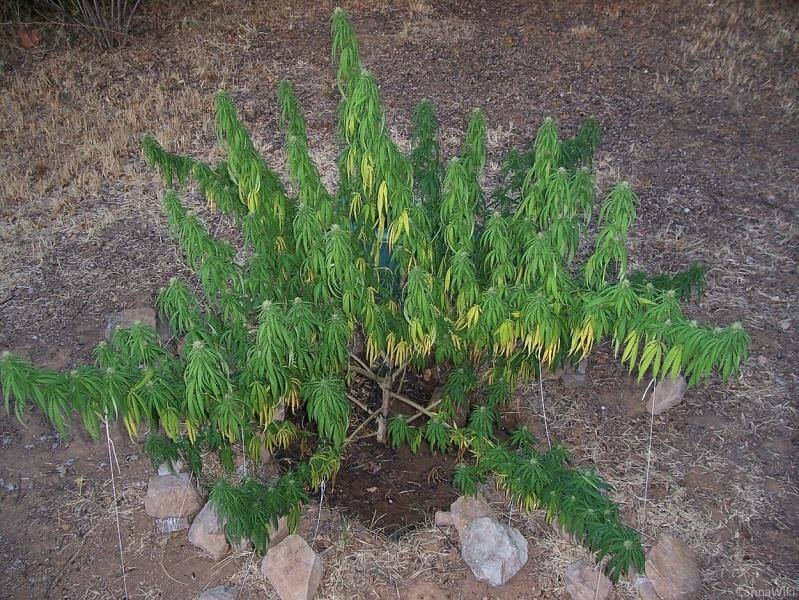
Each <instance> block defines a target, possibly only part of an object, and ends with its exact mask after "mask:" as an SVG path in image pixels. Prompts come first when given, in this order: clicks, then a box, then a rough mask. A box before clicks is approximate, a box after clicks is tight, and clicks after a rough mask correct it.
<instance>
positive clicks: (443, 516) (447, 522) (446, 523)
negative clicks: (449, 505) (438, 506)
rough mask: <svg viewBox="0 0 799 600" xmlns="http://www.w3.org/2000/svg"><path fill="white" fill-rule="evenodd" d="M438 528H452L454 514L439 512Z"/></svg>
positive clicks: (437, 514)
mask: <svg viewBox="0 0 799 600" xmlns="http://www.w3.org/2000/svg"><path fill="white" fill-rule="evenodd" d="M435 524H436V527H452V525H453V524H454V523H453V520H452V513H450V512H448V511H446V510H437V511H436V515H435Z"/></svg>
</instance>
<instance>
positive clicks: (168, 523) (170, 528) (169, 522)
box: [155, 517, 189, 533]
mask: <svg viewBox="0 0 799 600" xmlns="http://www.w3.org/2000/svg"><path fill="white" fill-rule="evenodd" d="M155 528H156V529H157V530H158V533H175V532H176V531H183V530H184V529H188V528H189V519H188V518H187V517H164V518H163V519H156V520H155Z"/></svg>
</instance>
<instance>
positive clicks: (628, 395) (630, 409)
mask: <svg viewBox="0 0 799 600" xmlns="http://www.w3.org/2000/svg"><path fill="white" fill-rule="evenodd" d="M644 390H646V384H641V383H640V382H639V381H638V380H637V379H636V378H635V377H632V376H630V375H625V376H624V382H623V383H622V388H621V404H622V405H623V406H624V408H625V410H626V412H627V416H628V417H633V418H634V417H637V416H638V415H642V414H644V413H646V406H645V405H644V403H643V402H642V401H641V400H642V398H643V396H644ZM650 391H651V390H650Z"/></svg>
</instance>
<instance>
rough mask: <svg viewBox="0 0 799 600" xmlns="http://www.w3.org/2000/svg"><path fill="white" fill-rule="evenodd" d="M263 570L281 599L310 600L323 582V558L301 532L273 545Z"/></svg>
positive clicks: (263, 563) (265, 559)
mask: <svg viewBox="0 0 799 600" xmlns="http://www.w3.org/2000/svg"><path fill="white" fill-rule="evenodd" d="M261 572H262V573H263V574H264V576H265V577H266V578H267V579H268V580H269V583H271V584H272V587H274V588H275V591H276V592H277V595H278V596H279V597H280V600H311V598H313V597H314V594H316V590H317V589H318V588H319V584H320V583H321V582H322V573H323V570H322V559H321V558H319V555H318V554H317V553H316V552H314V551H313V550H312V549H311V547H310V546H309V545H308V544H307V542H306V541H305V540H304V539H302V538H301V537H300V536H298V535H290V536H288V537H287V538H286V539H284V540H283V541H282V542H280V543H279V544H276V545H275V546H273V547H271V548H270V549H269V550H268V551H267V553H266V556H264V560H263V562H262V563H261Z"/></svg>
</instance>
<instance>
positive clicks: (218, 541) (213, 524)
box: [189, 502, 230, 560]
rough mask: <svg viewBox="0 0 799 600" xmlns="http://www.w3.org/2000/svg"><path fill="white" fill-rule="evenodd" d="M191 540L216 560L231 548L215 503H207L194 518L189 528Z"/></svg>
mask: <svg viewBox="0 0 799 600" xmlns="http://www.w3.org/2000/svg"><path fill="white" fill-rule="evenodd" d="M189 541H190V542H191V543H192V544H194V545H195V546H197V547H198V548H200V549H201V550H203V551H204V552H205V553H206V554H208V556H210V557H211V558H213V559H214V560H219V559H220V558H222V557H223V556H224V555H225V553H227V551H228V550H230V545H229V544H228V542H227V537H225V527H224V524H223V523H222V520H221V519H220V518H219V515H218V514H217V512H216V507H215V506H214V505H213V503H211V502H208V503H206V505H205V506H203V509H202V510H201V511H200V513H199V514H198V515H197V516H196V517H195V518H194V521H193V522H192V524H191V528H189Z"/></svg>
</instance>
